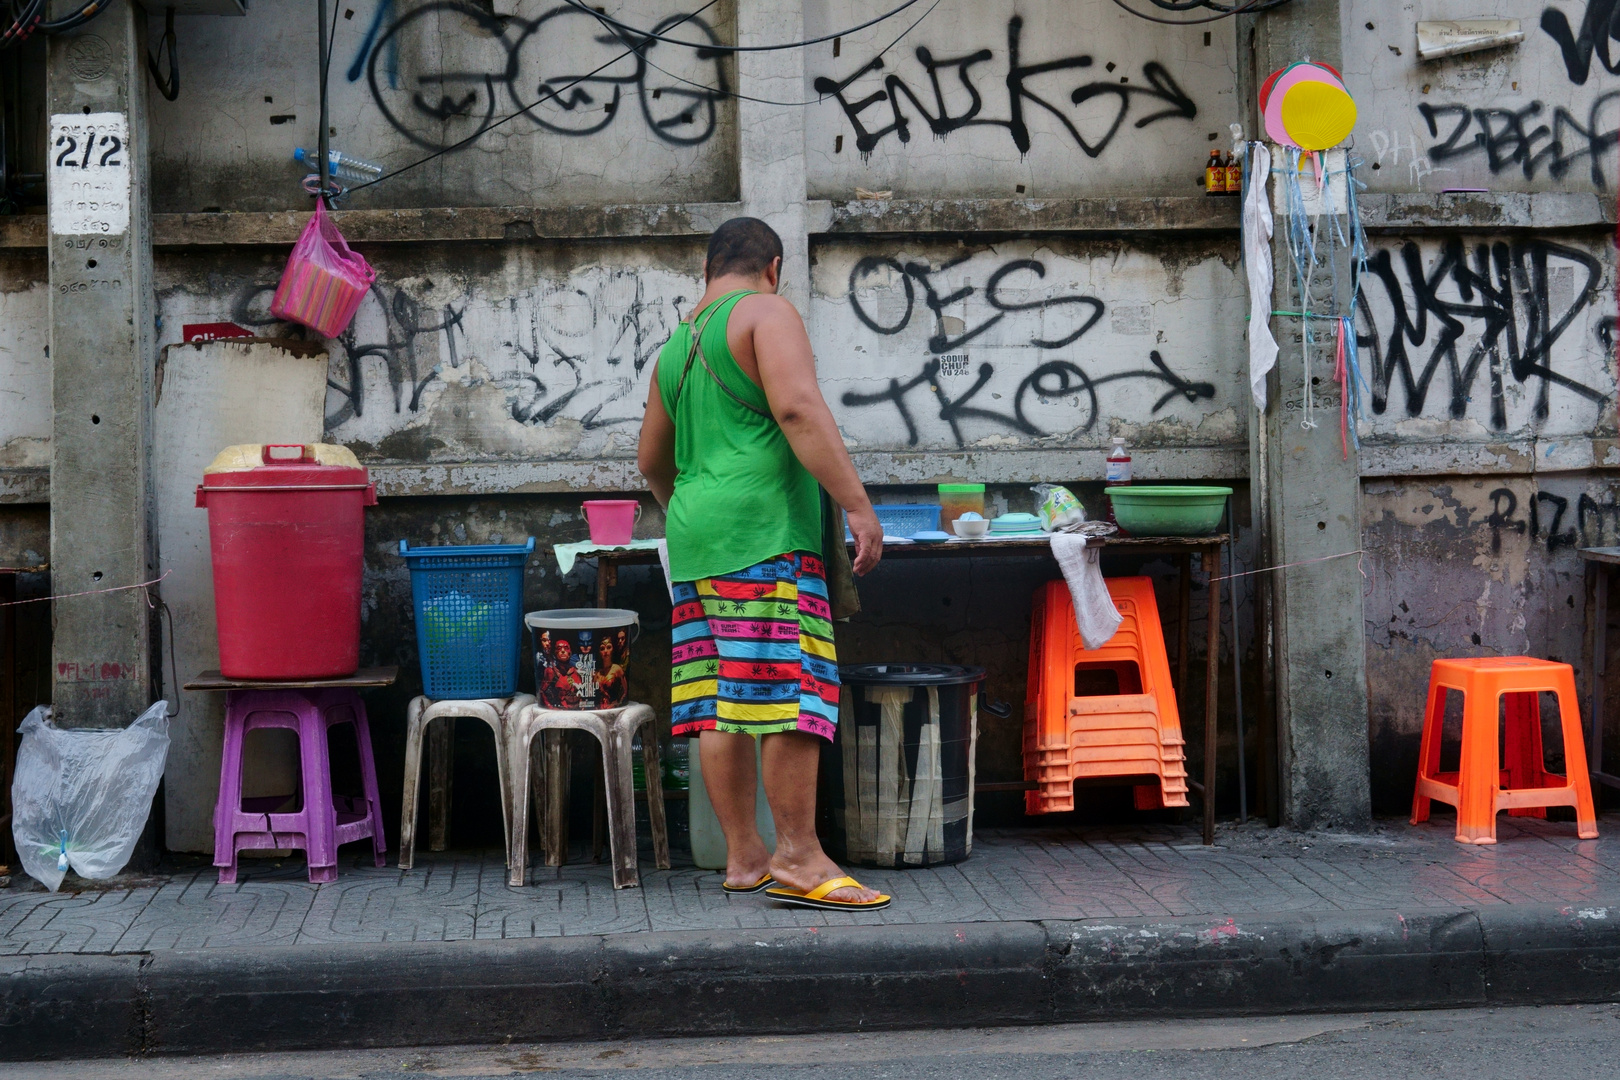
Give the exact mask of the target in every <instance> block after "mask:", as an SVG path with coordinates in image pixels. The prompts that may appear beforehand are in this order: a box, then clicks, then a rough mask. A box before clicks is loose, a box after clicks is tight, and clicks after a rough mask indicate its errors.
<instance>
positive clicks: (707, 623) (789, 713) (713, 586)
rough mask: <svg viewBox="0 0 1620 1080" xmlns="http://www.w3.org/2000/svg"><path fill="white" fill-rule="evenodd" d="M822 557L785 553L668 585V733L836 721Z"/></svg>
mask: <svg viewBox="0 0 1620 1080" xmlns="http://www.w3.org/2000/svg"><path fill="white" fill-rule="evenodd" d="M831 614H832V613H831V611H830V610H829V609H828V607H827V580H826V575H825V573H824V571H823V570H822V565H821V560H820V559H819V558H817V557H816V556H814V555H806V554H801V553H791V554H787V555H778V556H777V557H776V558H774V559H766V560H765V561H764V562H761V563H755V564H754V565H753V566H750V567H748V568H747V569H746V570H739V571H737V572H736V573H734V574H722V575H720V576H719V577H710V578H699V579H698V580H697V581H682V582H676V584H675V610H674V615H673V618H672V620H671V623H672V626H671V636H672V638H673V641H672V643H671V657H670V660H671V668H672V671H673V682H674V687H673V692H672V698H673V704H674V708H673V710H672V711H673V715H674V734H676V735H678V736H680V735H696V734H698V733H699V732H702V731H730V732H737V733H742V734H748V735H769V734H771V733H772V732H778V731H808V732H810V733H811V734H813V735H820V736H821V737H822V738H824V739H831V738H832V737H833V731H834V729H835V728H836V727H837V724H838V656H837V653H836V652H835V651H834V649H833V628H832V619H831V617H830V616H831Z"/></svg>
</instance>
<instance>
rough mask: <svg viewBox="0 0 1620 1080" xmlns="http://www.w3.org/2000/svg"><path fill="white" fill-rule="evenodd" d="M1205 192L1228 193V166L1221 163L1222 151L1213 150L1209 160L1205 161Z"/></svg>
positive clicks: (1214, 193)
mask: <svg viewBox="0 0 1620 1080" xmlns="http://www.w3.org/2000/svg"><path fill="white" fill-rule="evenodd" d="M1204 194H1205V195H1225V194H1226V166H1225V165H1224V164H1222V163H1221V152H1220V151H1219V150H1211V151H1210V152H1209V160H1208V161H1207V162H1205V163H1204Z"/></svg>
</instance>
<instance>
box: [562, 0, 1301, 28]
mask: <svg viewBox="0 0 1620 1080" xmlns="http://www.w3.org/2000/svg"><path fill="white" fill-rule="evenodd" d="M569 2H570V3H571V2H572V0H569ZM1114 3H1115V4H1116V5H1118V6H1119V7H1121V8H1123V9H1124V10H1126V11H1128V12H1130V13H1131V14H1132V15H1135V16H1136V17H1137V18H1138V19H1146V20H1147V21H1148V22H1156V23H1162V24H1163V25H1165V26H1199V25H1202V24H1204V23H1212V22H1220V21H1221V20H1222V19H1230V18H1231V17H1232V16H1234V15H1252V14H1258V13H1259V12H1262V11H1270V10H1271V9H1272V8H1276V7H1281V6H1282V5H1284V4H1286V3H1288V0H1248V2H1247V3H1243V4H1239V5H1238V6H1236V7H1232V8H1220V7H1217V6H1216V5H1214V4H1195V5H1192V7H1211V8H1215V9H1216V11H1217V12H1218V14H1215V15H1211V16H1209V17H1208V18H1205V19H1161V18H1159V17H1158V16H1157V15H1147V14H1144V13H1142V12H1140V11H1137V10H1136V9H1135V8H1133V7H1131V6H1130V5H1129V4H1127V3H1126V2H1125V0H1114ZM1154 3H1156V4H1158V6H1160V7H1163V8H1165V10H1167V11H1190V10H1192V7H1170V6H1167V5H1165V4H1162V3H1159V0H1154Z"/></svg>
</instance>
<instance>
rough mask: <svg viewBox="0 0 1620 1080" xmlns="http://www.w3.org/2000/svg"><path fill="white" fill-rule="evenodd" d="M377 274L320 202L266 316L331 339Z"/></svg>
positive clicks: (340, 328)
mask: <svg viewBox="0 0 1620 1080" xmlns="http://www.w3.org/2000/svg"><path fill="white" fill-rule="evenodd" d="M376 280H377V272H376V271H375V270H373V269H372V268H371V266H370V265H369V264H368V263H367V262H366V260H365V259H364V258H362V257H361V256H360V254H359V253H358V252H354V251H351V250H349V245H348V243H346V242H345V241H344V239H343V234H342V233H340V232H338V229H337V226H336V225H334V224H333V223H332V219H331V218H330V217H328V216H327V213H326V207H325V206H323V205H322V203H321V200H319V199H317V200H316V201H315V213H314V215H313V216H312V217H311V218H310V219H309V224H308V225H305V226H304V231H303V232H302V233H300V234H299V236H298V243H296V244H294V245H293V250H292V255H291V256H290V257H289V258H288V259H287V269H286V270H284V271H282V274H281V283H280V284H279V285H277V286H276V295H275V299H273V300H271V301H270V314H272V315H274V316H275V317H276V318H278V319H286V320H287V321H289V322H295V323H302V324H304V325H305V326H307V327H309V328H310V329H311V330H314V331H315V332H316V333H317V334H320V335H321V336H322V337H329V338H331V337H337V336H338V335H339V334H341V333H342V332H343V329H344V327H346V326H348V325H349V320H351V319H353V318H354V313H355V311H357V310H358V309H359V307H360V301H362V300H364V299H365V298H366V290H367V289H370V288H371V283H372V282H373V281H376Z"/></svg>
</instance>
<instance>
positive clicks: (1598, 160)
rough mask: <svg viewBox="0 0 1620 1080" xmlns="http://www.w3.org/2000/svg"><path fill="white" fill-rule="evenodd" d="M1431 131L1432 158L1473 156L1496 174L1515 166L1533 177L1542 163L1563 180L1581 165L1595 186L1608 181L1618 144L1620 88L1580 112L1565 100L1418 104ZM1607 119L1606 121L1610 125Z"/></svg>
mask: <svg viewBox="0 0 1620 1080" xmlns="http://www.w3.org/2000/svg"><path fill="white" fill-rule="evenodd" d="M1418 115H1419V116H1421V117H1422V118H1423V123H1424V125H1425V126H1426V128H1427V130H1428V133H1429V137H1430V138H1431V139H1434V140H1436V141H1435V142H1434V143H1433V144H1432V145H1431V146H1429V147H1428V149H1427V151H1426V153H1427V156H1428V159H1429V161H1430V162H1431V163H1440V162H1446V161H1457V160H1468V159H1474V160H1478V161H1480V162H1482V163H1483V164H1484V165H1485V167H1486V168H1487V169H1489V170H1490V172H1491V175H1492V176H1497V175H1500V174H1502V173H1504V172H1517V173H1519V174H1520V175H1522V176H1523V177H1524V178H1525V179H1526V180H1534V179H1535V178H1536V177H1537V176H1538V175H1539V174H1540V173H1541V171H1542V170H1543V169H1545V170H1546V174H1547V175H1548V176H1550V177H1552V178H1553V179H1554V180H1562V179H1563V178H1564V177H1565V176H1566V175H1568V174H1569V173H1570V171H1571V170H1573V169H1576V168H1579V169H1581V170H1583V171H1584V172H1585V173H1586V175H1589V176H1590V177H1591V179H1592V183H1593V185H1594V186H1596V187H1599V188H1602V187H1606V186H1607V175H1606V173H1605V164H1606V161H1605V159H1606V156H1607V155H1608V153H1609V151H1611V150H1613V149H1614V148H1615V146H1616V145H1617V144H1620V91H1616V90H1611V91H1609V92H1607V93H1603V94H1599V95H1598V96H1597V97H1596V98H1594V99H1593V100H1592V103H1591V104H1590V105H1589V106H1588V107H1587V108H1586V110H1585V115H1584V116H1582V117H1577V116H1575V115H1574V114H1573V113H1571V112H1570V110H1569V109H1567V108H1565V107H1564V106H1562V105H1558V106H1555V107H1553V108H1551V109H1550V110H1549V108H1548V106H1547V104H1546V103H1545V102H1542V101H1531V102H1529V103H1527V104H1524V105H1519V106H1515V107H1512V108H1508V107H1504V106H1497V107H1492V108H1478V107H1475V106H1471V105H1467V104H1463V103H1455V104H1450V105H1430V104H1428V103H1427V102H1423V103H1421V104H1419V105H1418ZM1606 125H1607V126H1606Z"/></svg>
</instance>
